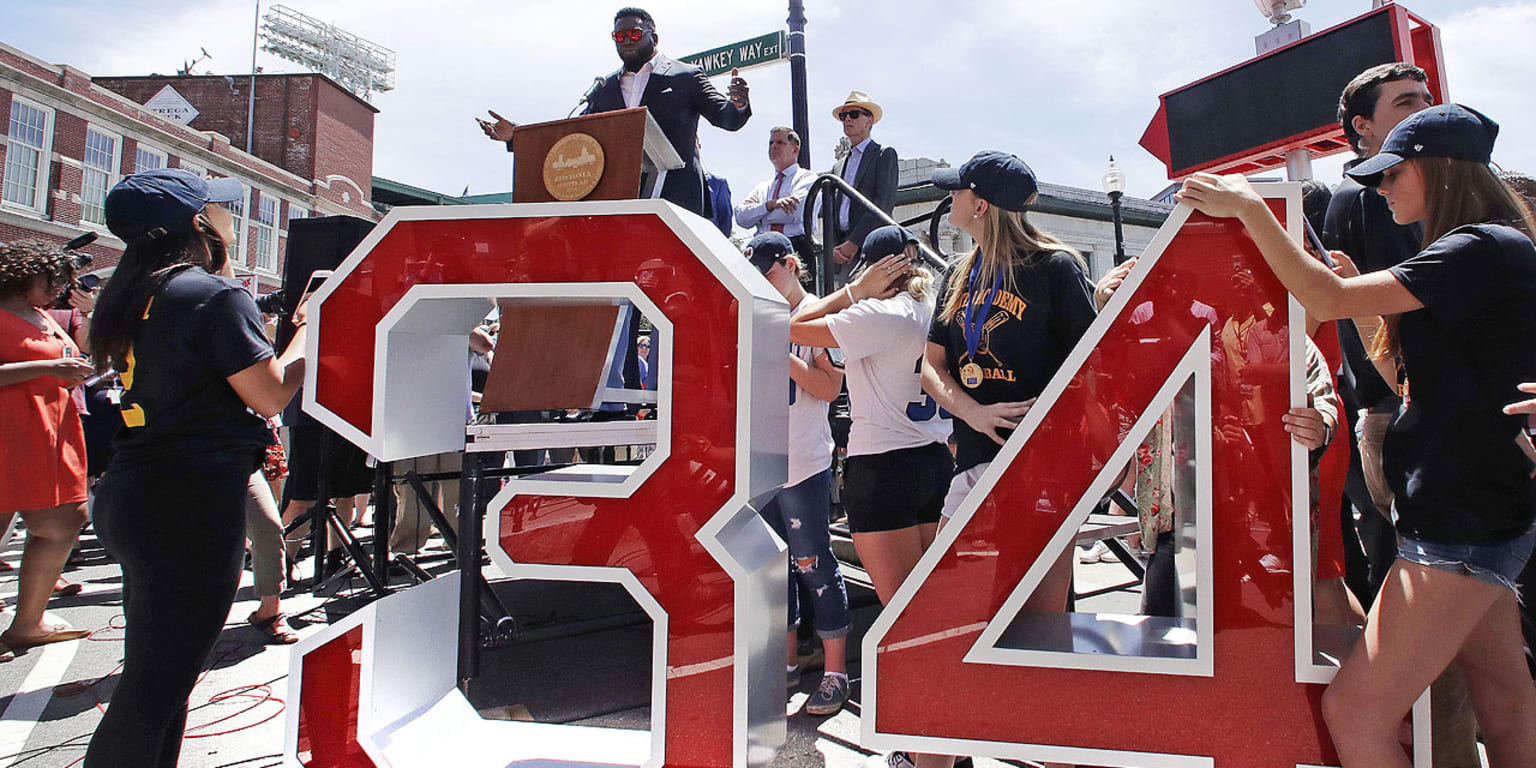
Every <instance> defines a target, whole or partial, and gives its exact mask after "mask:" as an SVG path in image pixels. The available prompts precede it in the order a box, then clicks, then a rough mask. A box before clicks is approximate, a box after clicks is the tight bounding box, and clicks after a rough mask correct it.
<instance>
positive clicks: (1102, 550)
mask: <svg viewBox="0 0 1536 768" xmlns="http://www.w3.org/2000/svg"><path fill="white" fill-rule="evenodd" d="M1116 560H1118V558H1116V557H1115V553H1113V552H1111V551H1109V547H1108V546H1106V545H1105V544H1104V542H1102V541H1095V542H1094V543H1093V546H1092V547H1089V548H1088V549H1079V550H1078V551H1077V561H1078V562H1079V563H1084V564H1087V563H1113V562H1115V561H1116Z"/></svg>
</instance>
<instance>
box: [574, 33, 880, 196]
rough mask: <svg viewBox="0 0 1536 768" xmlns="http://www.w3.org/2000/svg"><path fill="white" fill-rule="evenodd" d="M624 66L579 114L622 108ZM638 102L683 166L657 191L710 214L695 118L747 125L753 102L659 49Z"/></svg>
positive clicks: (733, 125) (669, 174)
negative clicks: (737, 100) (739, 101)
mask: <svg viewBox="0 0 1536 768" xmlns="http://www.w3.org/2000/svg"><path fill="white" fill-rule="evenodd" d="M622 72H623V70H617V71H614V72H613V73H611V74H609V75H608V76H607V77H605V78H603V83H602V85H600V86H598V88H597V91H596V92H595V93H594V94H592V98H591V100H589V101H588V102H587V106H586V108H585V109H584V110H582V114H584V115H587V114H592V113H593V112H613V111H616V110H620V109H625V106H624V92H623V91H622V90H621V89H620V88H619V75H620V74H621V73H622ZM640 105H641V106H643V107H647V108H649V109H650V111H651V117H654V118H656V124H657V125H659V126H661V130H662V133H665V134H666V135H667V139H668V140H669V141H671V142H672V148H673V149H676V150H677V154H678V156H679V157H681V158H682V159H683V167H682V168H678V169H677V170H673V171H668V172H667V180H666V182H665V183H664V184H663V185H662V188H661V197H662V198H663V199H665V200H669V201H671V202H672V203H674V204H676V205H678V206H680V207H683V208H687V209H688V210H690V211H693V212H694V213H697V214H699V215H700V216H703V217H705V218H709V210H708V206H707V201H708V200H709V196H708V195H707V194H706V193H705V189H704V171H703V170H702V167H701V166H700V164H699V153H698V135H699V118H700V117H703V118H704V119H705V120H708V121H709V122H710V124H711V125H714V126H715V127H716V128H724V129H725V130H727V131H735V130H738V129H740V128H741V127H742V126H743V125H746V124H747V118H749V117H751V116H752V107H751V105H748V106H747V107H745V108H743V109H737V108H736V105H735V104H732V103H731V100H730V99H729V98H727V97H726V96H725V95H724V94H722V93H720V92H719V91H717V90H715V86H713V85H711V84H710V82H709V78H708V77H705V76H704V71H703V70H701V69H699V68H698V67H695V66H693V65H692V64H684V63H683V62H680V61H677V60H675V59H670V58H667V57H666V56H665V55H663V54H660V53H658V54H656V60H655V62H654V65H653V67H652V69H651V76H650V78H649V79H648V80H647V81H646V83H645V93H643V94H641V96H640ZM861 175H862V174H861ZM893 189H894V187H893Z"/></svg>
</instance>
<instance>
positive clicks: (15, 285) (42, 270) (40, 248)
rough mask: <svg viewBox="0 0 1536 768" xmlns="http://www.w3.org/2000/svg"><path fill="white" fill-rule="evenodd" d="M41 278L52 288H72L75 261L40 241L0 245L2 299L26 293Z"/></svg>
mask: <svg viewBox="0 0 1536 768" xmlns="http://www.w3.org/2000/svg"><path fill="white" fill-rule="evenodd" d="M39 277H41V278H44V279H46V280H47V281H48V283H49V285H50V286H63V285H68V284H69V282H70V281H71V280H74V279H75V260H74V259H71V258H70V257H69V256H68V255H67V254H65V253H64V251H63V250H61V249H59V248H58V247H56V246H52V245H49V244H47V243H44V242H42V241H39V240H18V241H16V242H13V243H11V244H9V245H0V296H15V295H18V294H22V293H26V292H27V290H28V289H30V288H31V287H32V281H34V280H36V279H37V278H39Z"/></svg>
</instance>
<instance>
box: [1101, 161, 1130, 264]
mask: <svg viewBox="0 0 1536 768" xmlns="http://www.w3.org/2000/svg"><path fill="white" fill-rule="evenodd" d="M1104 191H1105V193H1107V194H1108V195H1109V207H1110V208H1111V209H1112V210H1114V212H1115V263H1116V264H1121V263H1123V262H1124V261H1125V233H1124V230H1123V229H1122V228H1121V225H1120V198H1121V197H1122V196H1124V195H1125V174H1124V173H1121V172H1120V168H1119V167H1118V166H1116V165H1115V156H1114V155H1110V156H1109V168H1108V169H1106V170H1105V171H1104Z"/></svg>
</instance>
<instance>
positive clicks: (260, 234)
mask: <svg viewBox="0 0 1536 768" xmlns="http://www.w3.org/2000/svg"><path fill="white" fill-rule="evenodd" d="M255 223H256V270H257V271H258V272H272V273H275V272H277V198H275V197H273V196H272V195H269V194H266V193H265V192H263V193H260V197H258V198H257V199H256V222H255Z"/></svg>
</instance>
